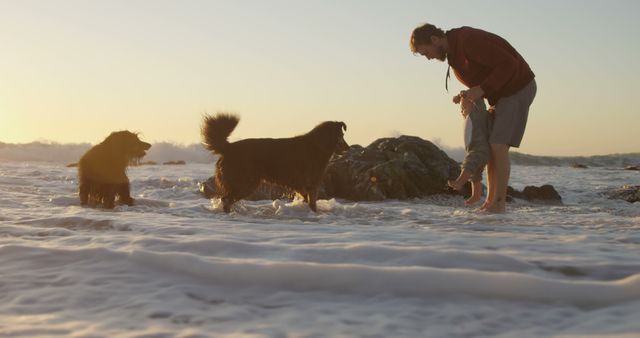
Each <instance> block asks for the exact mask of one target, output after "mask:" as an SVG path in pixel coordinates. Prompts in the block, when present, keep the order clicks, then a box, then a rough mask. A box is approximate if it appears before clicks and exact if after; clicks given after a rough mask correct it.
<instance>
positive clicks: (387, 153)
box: [201, 136, 460, 201]
mask: <svg viewBox="0 0 640 338" xmlns="http://www.w3.org/2000/svg"><path fill="white" fill-rule="evenodd" d="M459 173H460V167H459V165H458V163H456V162H455V161H454V160H452V159H451V158H449V156H447V154H446V153H445V152H444V151H442V150H440V149H439V148H438V147H437V146H435V145H434V144H433V143H431V142H429V141H426V140H423V139H421V138H419V137H414V136H400V137H398V138H383V139H378V140H376V141H375V142H373V143H371V144H370V145H369V146H367V147H366V148H363V147H362V146H359V145H353V146H351V147H350V149H349V150H348V151H346V152H345V153H343V154H341V155H336V156H334V157H333V158H332V159H331V161H330V162H329V166H328V167H327V171H326V173H325V176H324V180H323V182H322V184H321V186H320V190H319V193H318V195H319V198H322V199H327V198H342V199H347V200H352V201H381V200H384V199H409V198H416V197H424V196H428V195H433V194H441V193H449V194H450V193H453V192H452V190H451V189H449V188H448V187H447V180H448V179H454V178H455V177H457V175H458V174H459ZM201 191H202V192H203V193H204V194H205V196H207V197H209V196H213V195H215V185H214V184H213V180H212V179H209V180H208V181H207V182H205V183H203V184H201ZM287 196H289V197H290V196H293V193H292V192H290V191H288V190H287V189H283V188H280V187H276V186H273V185H266V186H265V184H263V185H261V186H260V188H259V189H258V191H256V192H255V193H254V194H252V195H251V196H250V197H249V198H247V199H249V200H252V199H276V198H283V197H287Z"/></svg>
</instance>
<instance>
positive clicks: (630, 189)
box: [606, 185, 640, 203]
mask: <svg viewBox="0 0 640 338" xmlns="http://www.w3.org/2000/svg"><path fill="white" fill-rule="evenodd" d="M606 194H607V195H608V196H609V198H610V199H620V200H625V201H627V202H629V203H635V202H638V201H640V185H625V186H622V187H620V188H617V189H615V190H612V191H609V192H607V193H606Z"/></svg>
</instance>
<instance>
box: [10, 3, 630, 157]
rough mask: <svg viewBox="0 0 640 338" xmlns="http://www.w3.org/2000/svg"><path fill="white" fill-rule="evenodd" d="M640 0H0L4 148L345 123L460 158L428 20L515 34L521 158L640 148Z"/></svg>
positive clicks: (287, 133)
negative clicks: (421, 42) (523, 63)
mask: <svg viewBox="0 0 640 338" xmlns="http://www.w3.org/2000/svg"><path fill="white" fill-rule="evenodd" d="M638 13H640V1H635V0H617V1H604V0H603V1H583V0H580V1H578V0H575V1H572V0H566V1H557V0H540V1H521V0H505V1H498V0H486V1H483V2H477V1H425V0H422V1H401V0H399V1H382V0H380V1H350V0H342V1H340V0H319V1H316V0H309V1H296V0H291V1H285V0H266V1H259V0H255V1H249V0H235V1H213V0H211V1H188V0H186V1H151V0H148V1H140V0H127V1H119V0H109V1H97V0H95V1H84V0H83V1H76V0H59V1H32V0H21V1H14V0H0V46H1V48H0V50H1V54H0V142H5V143H28V142H32V141H51V142H60V143H81V142H89V143H98V142H100V141H101V140H102V139H104V138H105V137H106V136H107V135H108V134H109V133H110V132H111V131H115V130H123V129H128V130H132V131H136V132H140V133H141V138H142V139H144V140H146V141H150V142H165V141H166V142H175V143H177V144H192V143H197V142H200V140H201V139H200V123H201V119H202V115H203V114H205V113H216V112H231V113H237V114H238V115H240V117H241V121H240V124H239V125H238V127H237V128H236V130H235V131H234V133H233V134H232V136H231V137H230V139H231V140H238V139H244V138H253V137H291V136H295V135H300V134H303V133H305V132H307V131H308V130H310V129H311V128H313V127H314V126H315V125H317V124H318V123H320V122H322V121H325V120H337V121H344V122H345V123H346V124H347V126H348V130H347V132H346V135H345V138H346V140H347V142H349V143H350V144H361V145H365V146H366V145H368V144H369V143H371V142H373V141H374V140H376V139H378V138H381V137H392V136H398V135H402V134H405V135H415V136H419V137H422V138H424V139H428V140H431V141H436V142H438V143H439V144H442V145H446V146H449V147H462V145H463V136H462V135H463V130H462V127H463V121H462V117H461V115H460V113H459V107H458V106H456V105H454V104H453V103H452V102H451V98H452V96H453V95H455V94H457V93H458V92H459V91H460V90H462V89H464V87H463V86H462V85H461V84H460V83H459V82H458V81H457V80H456V79H455V77H452V79H451V80H450V83H449V93H447V92H446V91H445V88H444V79H445V74H446V70H447V65H446V63H442V62H439V61H435V60H432V61H427V60H426V59H425V58H424V57H420V56H416V55H413V54H412V53H411V52H410V50H409V36H410V34H411V31H412V30H413V29H414V28H415V27H417V26H419V25H422V24H424V23H432V24H435V25H436V26H438V27H441V28H442V29H444V30H448V29H451V28H456V27H460V26H472V27H476V28H480V29H483V30H487V31H490V32H493V33H496V34H498V35H500V36H502V37H503V38H505V39H507V40H508V41H509V42H510V43H511V44H512V45H513V46H514V47H515V48H516V49H517V50H518V51H519V52H520V54H522V55H523V56H524V58H525V59H526V60H527V62H528V63H529V65H530V66H531V68H532V70H533V71H534V73H535V74H536V82H537V85H538V94H537V97H536V99H535V101H534V103H533V105H532V106H531V109H530V113H529V121H528V125H527V130H526V133H525V136H524V139H523V143H522V145H521V147H520V149H519V150H518V151H520V152H524V153H529V154H536V155H598V154H609V153H628V152H639V151H640V137H638V135H639V133H638V126H639V125H640V123H639V122H640V104H638V103H637V100H636V98H637V97H638V96H639V95H640V94H639V93H638V92H639V90H640V85H639V84H638V82H637V81H638V79H640V64H639V63H638V60H640V38H639V37H638V32H640V23H639V22H640V20H638V18H637V16H638Z"/></svg>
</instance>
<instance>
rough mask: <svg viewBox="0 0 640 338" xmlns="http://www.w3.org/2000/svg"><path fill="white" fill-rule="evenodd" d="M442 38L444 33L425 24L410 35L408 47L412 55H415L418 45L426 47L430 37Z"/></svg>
mask: <svg viewBox="0 0 640 338" xmlns="http://www.w3.org/2000/svg"><path fill="white" fill-rule="evenodd" d="M432 36H437V37H443V36H444V31H443V30H442V29H440V28H438V27H436V26H434V25H432V24H429V23H426V24H424V25H422V26H420V27H418V28H416V29H414V30H413V33H411V40H410V41H409V47H410V48H411V52H412V53H414V54H415V53H416V48H417V47H418V45H428V44H430V43H431V37H432Z"/></svg>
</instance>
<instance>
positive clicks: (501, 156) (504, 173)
mask: <svg viewBox="0 0 640 338" xmlns="http://www.w3.org/2000/svg"><path fill="white" fill-rule="evenodd" d="M491 159H492V161H493V164H494V168H493V170H494V174H493V177H494V180H495V185H494V188H495V190H494V195H493V198H492V199H491V200H489V204H488V205H487V206H486V207H485V208H484V210H486V211H488V212H493V213H503V212H505V210H506V198H507V186H508V184H509V176H510V173H511V161H510V160H509V145H506V144H491Z"/></svg>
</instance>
